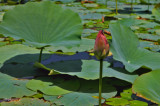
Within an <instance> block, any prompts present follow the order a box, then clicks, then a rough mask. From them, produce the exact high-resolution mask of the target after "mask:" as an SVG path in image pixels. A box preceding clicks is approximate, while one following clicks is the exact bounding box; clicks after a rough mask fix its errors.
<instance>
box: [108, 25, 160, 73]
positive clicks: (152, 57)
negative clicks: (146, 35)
mask: <svg viewBox="0 0 160 106" xmlns="http://www.w3.org/2000/svg"><path fill="white" fill-rule="evenodd" d="M110 30H111V35H112V44H111V51H112V53H113V57H114V58H115V59H116V60H119V61H121V62H122V63H123V64H124V65H125V68H126V70H128V71H129V72H133V71H135V70H136V69H138V68H140V67H142V66H146V67H148V68H151V69H153V70H154V69H158V68H160V65H159V63H160V54H159V53H155V52H151V51H148V50H146V49H143V48H140V47H139V40H138V38H137V36H136V35H135V34H134V33H133V32H132V31H131V29H130V28H128V27H126V26H123V25H121V24H119V23H115V24H111V25H110Z"/></svg>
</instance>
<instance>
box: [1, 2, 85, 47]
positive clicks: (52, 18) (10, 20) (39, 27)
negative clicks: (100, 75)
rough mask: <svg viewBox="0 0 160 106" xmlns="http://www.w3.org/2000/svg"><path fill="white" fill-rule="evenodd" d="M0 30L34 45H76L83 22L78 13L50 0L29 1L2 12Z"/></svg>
mask: <svg viewBox="0 0 160 106" xmlns="http://www.w3.org/2000/svg"><path fill="white" fill-rule="evenodd" d="M46 10H47V11H46ZM24 11H25V12H24ZM64 17H65V19H64ZM72 17H74V18H72ZM0 33H1V34H4V35H5V36H11V37H13V38H15V39H24V40H25V41H26V42H27V43H28V44H29V45H32V46H35V47H44V46H47V45H54V46H57V45H61V46H73V45H74V46H75V45H78V44H79V42H80V39H81V33H82V24H81V19H80V17H79V15H78V14H77V13H75V12H73V11H71V10H69V9H63V8H62V7H60V6H59V5H56V4H54V3H53V2H50V1H44V2H28V3H26V4H25V5H18V6H16V7H15V8H14V9H12V10H9V11H7V12H6V13H5V15H4V17H3V21H2V23H1V24H0Z"/></svg>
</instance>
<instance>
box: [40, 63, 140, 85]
mask: <svg viewBox="0 0 160 106" xmlns="http://www.w3.org/2000/svg"><path fill="white" fill-rule="evenodd" d="M109 65H110V64H109V63H108V62H104V67H103V77H116V78H119V79H122V80H125V81H128V82H131V83H133V81H134V80H135V78H136V77H137V75H135V74H130V73H128V72H127V71H125V70H123V69H119V68H109V67H108V66H109ZM45 66H46V67H47V68H49V70H50V71H51V70H52V69H53V70H55V71H56V72H58V73H59V74H68V75H72V76H75V75H76V76H78V77H79V78H84V79H87V80H89V79H98V78H99V61H95V60H71V61H59V62H52V63H50V64H48V65H47V64H46V65H45ZM37 67H39V68H44V67H41V64H40V63H39V65H37ZM47 68H44V69H47Z"/></svg>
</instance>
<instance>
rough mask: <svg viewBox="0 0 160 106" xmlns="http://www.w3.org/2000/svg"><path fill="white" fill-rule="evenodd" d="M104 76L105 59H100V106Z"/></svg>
mask: <svg viewBox="0 0 160 106" xmlns="http://www.w3.org/2000/svg"><path fill="white" fill-rule="evenodd" d="M102 74H103V59H100V70H99V106H101V101H102Z"/></svg>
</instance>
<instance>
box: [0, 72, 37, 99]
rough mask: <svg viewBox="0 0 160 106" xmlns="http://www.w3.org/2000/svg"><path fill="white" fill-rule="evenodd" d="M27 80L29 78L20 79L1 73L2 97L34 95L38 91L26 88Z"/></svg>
mask: <svg viewBox="0 0 160 106" xmlns="http://www.w3.org/2000/svg"><path fill="white" fill-rule="evenodd" d="M27 82H28V80H20V79H16V78H14V77H11V76H9V75H6V74H2V73H0V86H1V87H0V93H1V95H0V98H11V97H16V98H20V97H23V96H31V95H34V94H35V93H36V92H33V91H31V90H28V89H27V88H26V83H27Z"/></svg>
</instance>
